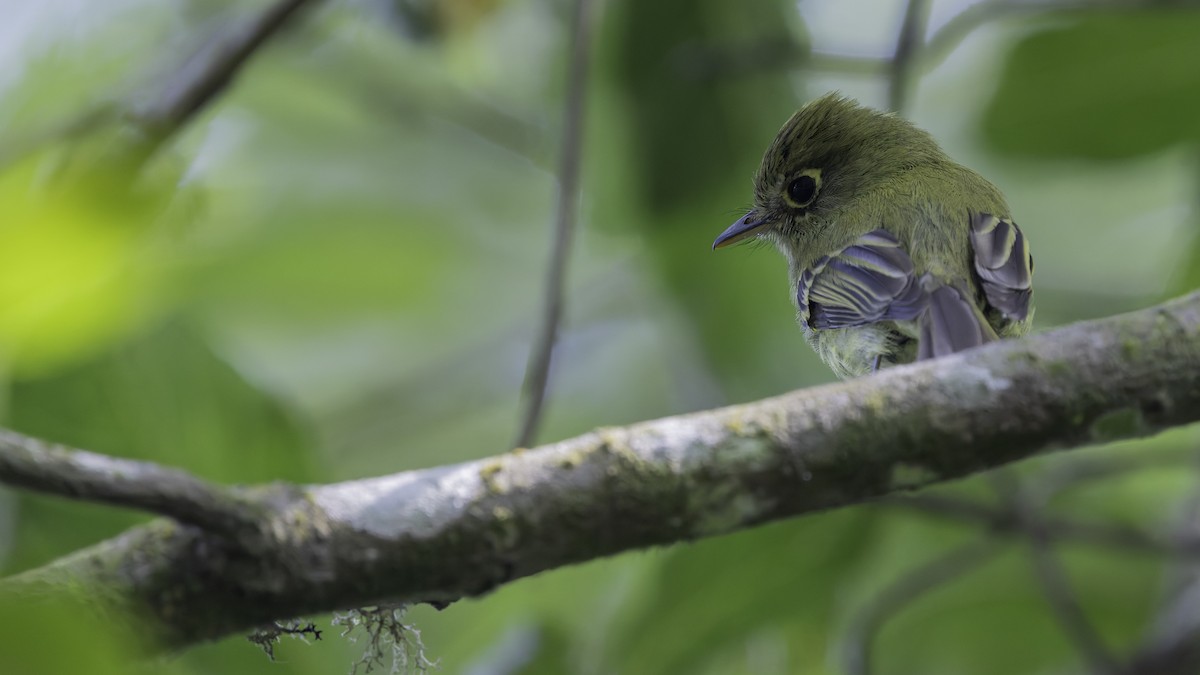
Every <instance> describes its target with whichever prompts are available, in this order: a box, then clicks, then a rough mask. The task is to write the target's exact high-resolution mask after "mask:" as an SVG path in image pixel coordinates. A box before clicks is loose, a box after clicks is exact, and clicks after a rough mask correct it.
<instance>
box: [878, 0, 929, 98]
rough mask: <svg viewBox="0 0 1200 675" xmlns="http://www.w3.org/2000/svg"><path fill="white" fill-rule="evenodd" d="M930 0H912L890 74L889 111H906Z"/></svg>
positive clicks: (899, 37)
mask: <svg viewBox="0 0 1200 675" xmlns="http://www.w3.org/2000/svg"><path fill="white" fill-rule="evenodd" d="M927 10H928V7H927V6H926V0H908V5H907V7H906V8H905V10H904V19H903V21H901V23H900V33H899V35H897V36H896V51H895V52H894V53H893V54H892V61H891V64H890V67H889V73H888V110H891V111H892V112H896V113H903V112H904V104H905V102H906V99H907V97H908V88H909V85H910V84H911V83H910V82H909V80H910V79H911V75H912V70H913V65H914V61H915V59H916V57H917V55H918V54H919V52H920V48H921V46H922V45H923V44H924V42H925V25H926V23H927V16H928V11H927Z"/></svg>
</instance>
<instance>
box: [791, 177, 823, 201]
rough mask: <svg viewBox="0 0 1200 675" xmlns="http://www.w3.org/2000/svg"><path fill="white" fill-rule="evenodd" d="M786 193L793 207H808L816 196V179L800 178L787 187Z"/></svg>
mask: <svg viewBox="0 0 1200 675" xmlns="http://www.w3.org/2000/svg"><path fill="white" fill-rule="evenodd" d="M787 191H788V197H789V198H790V199H791V200H792V204H793V205H794V206H800V207H803V206H808V205H809V203H810V202H812V200H813V198H814V197H816V196H817V179H816V178H813V177H812V176H800V177H799V178H797V179H796V180H794V181H792V183H791V185H788V190H787Z"/></svg>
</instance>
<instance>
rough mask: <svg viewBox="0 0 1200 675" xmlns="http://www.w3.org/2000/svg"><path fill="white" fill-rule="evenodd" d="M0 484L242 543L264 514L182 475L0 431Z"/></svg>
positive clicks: (251, 504) (225, 492)
mask: <svg viewBox="0 0 1200 675" xmlns="http://www.w3.org/2000/svg"><path fill="white" fill-rule="evenodd" d="M0 483H5V484H7V485H12V486H14V487H19V488H25V489H27V490H34V491H37V492H44V493H47V494H53V495H60V496H63V497H71V498H74V499H80V500H84V501H90V502H97V503H102V504H111V505H113V506H125V507H129V508H134V509H140V510H143V511H149V512H150V513H155V514H158V515H163V516H169V517H171V518H174V519H175V520H178V521H179V522H181V523H185V524H189V525H197V526H199V527H202V528H205V529H206V530H209V531H211V532H213V533H214V534H219V535H224V536H230V537H233V538H235V539H238V540H240V541H248V540H247V537H252V536H254V535H256V534H257V532H258V527H259V525H260V523H261V521H262V516H263V515H265V513H266V509H265V508H264V507H261V506H259V505H258V504H257V503H255V502H253V501H250V500H247V499H240V498H238V497H236V496H235V495H233V494H232V493H231V492H230V491H228V490H225V489H224V488H221V487H218V486H216V485H213V484H210V483H207V482H205V481H202V480H200V479H199V478H196V477H194V476H192V475H190V474H188V473H186V472H184V471H179V470H176V469H169V468H166V467H162V466H159V465H157V464H152V463H150V462H138V461H134V460H129V459H121V458H118V457H109V456H107V455H99V454H96V453H92V452H85V451H83V450H73V449H70V448H65V447H62V446H58V445H51V444H49V443H44V442H42V441H39V440H36V439H32V438H28V437H26V436H21V435H20V434H16V433H13V432H11V431H6V430H3V429H0Z"/></svg>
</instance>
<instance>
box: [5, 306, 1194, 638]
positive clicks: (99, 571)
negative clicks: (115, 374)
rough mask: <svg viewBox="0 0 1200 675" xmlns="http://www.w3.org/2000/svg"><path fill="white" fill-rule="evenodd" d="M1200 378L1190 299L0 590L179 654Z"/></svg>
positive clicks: (1034, 441) (1045, 432)
mask: <svg viewBox="0 0 1200 675" xmlns="http://www.w3.org/2000/svg"><path fill="white" fill-rule="evenodd" d="M1198 382H1200V293H1197V294H1192V295H1190V296H1187V297H1184V298H1181V299H1179V300H1175V301H1173V302H1170V303H1167V304H1165V305H1160V306H1158V307H1154V308H1151V309H1147V310H1143V311H1140V312H1135V313H1132V314H1126V315H1121V316H1116V317H1111V318H1109V319H1105V320H1101V321H1092V322H1085V323H1079V324H1074V325H1072V326H1068V327H1065V328H1061V329H1058V330H1054V331H1050V332H1046V333H1042V334H1039V335H1036V336H1033V337H1031V338H1027V339H1023V340H1014V341H1001V342H996V343H992V344H989V345H986V346H983V347H980V348H978V349H973V350H969V351H966V352H962V353H959V354H955V355H952V356H948V357H944V358H940V359H934V360H932V361H925V362H921V363H917V364H912V365H908V366H901V367H897V368H892V369H887V370H884V371H882V372H880V373H878V374H876V375H873V376H870V377H864V378H859V379H857V380H853V381H849V382H841V383H836V384H831V385H827V386H822V387H815V388H811V389H805V390H801V391H796V392H792V393H790V394H787V395H784V396H780V397H777V398H772V399H767V400H763V401H759V402H756V403H751V404H746V405H740V406H733V407H729V408H724V409H719V410H714V411H708V412H701V413H694V414H691V415H682V416H678V417H669V418H664V419H660V420H655V421H650V422H644V423H641V424H636V425H632V426H629V427H623V428H613V429H602V430H599V431H596V432H593V433H590V434H585V435H583V436H580V437H577V438H573V439H569V440H565V441H561V442H558V443H554V444H551V445H547V446H543V447H541V448H538V449H534V450H522V451H514V452H512V453H508V454H505V455H501V456H497V457H492V458H489V459H484V460H479V461H475V462H469V463H465V464H459V465H455V466H445V467H437V468H432V469H425V470H421V471H411V472H406V473H400V474H396V475H391V476H381V477H376V478H369V479H364V480H358V481H349V482H344V483H337V484H331V485H322V486H312V487H308V488H304V489H300V488H297V489H295V490H294V491H293V492H292V493H290V498H289V499H286V501H285V500H282V499H279V496H280V495H281V494H282V495H283V496H284V497H288V496H289V493H287V492H282V493H281V492H279V491H275V492H273V493H272V494H273V495H274V496H275V501H271V502H268V501H266V500H265V499H262V500H259V503H261V504H263V505H264V506H265V507H266V508H267V510H268V515H267V516H266V517H265V518H264V521H265V522H264V523H263V526H262V528H261V529H262V531H263V532H264V535H263V538H262V539H263V541H262V545H261V546H260V547H259V549H258V550H254V551H248V550H247V549H246V548H245V547H244V546H242V545H241V544H240V542H237V541H230V540H228V539H223V538H217V537H214V536H212V535H211V534H210V533H208V532H205V531H204V530H202V529H199V528H180V527H175V526H172V525H170V524H169V523H163V522H156V523H152V524H150V525H147V526H143V527H139V528H134V529H132V530H130V531H128V532H126V533H125V534H123V535H121V536H119V537H117V538H114V539H111V540H109V541H106V542H102V543H101V544H98V545H96V546H94V547H92V548H91V549H88V550H85V551H81V552H79V553H76V554H74V555H72V556H70V557H67V558H64V559H61V560H59V561H56V562H54V563H51V564H50V565H47V566H46V567H43V568H40V569H37V570H32V571H30V572H26V573H24V574H21V575H18V576H16V577H12V578H10V579H7V580H5V581H3V582H0V595H2V594H5V593H15V594H22V595H29V594H37V593H39V592H40V593H54V592H56V589H58V590H57V592H59V593H61V592H64V591H63V590H62V589H64V588H67V587H69V588H73V589H79V590H81V591H82V592H83V594H84V595H85V596H86V597H87V598H88V599H89V600H90V601H91V602H93V603H96V604H97V605H98V607H97V608H98V610H99V611H105V612H108V613H109V614H111V615H118V614H122V613H126V614H127V615H129V616H137V617H143V618H144V620H145V623H144V624H141V630H142V631H143V633H145V634H147V635H149V636H157V637H158V638H159V639H160V640H161V641H162V642H163V644H165V645H167V646H169V647H179V646H183V645H188V644H193V643H195V642H198V641H203V640H206V639H211V638H215V637H219V636H223V635H226V634H228V633H230V632H234V631H243V630H248V629H250V628H253V627H254V626H260V625H263V624H266V623H269V622H270V621H272V620H275V619H278V618H281V617H289V616H303V615H309V614H312V613H318V612H326V611H330V610H333V609H337V608H341V607H355V606H363V605H368V604H374V603H378V602H381V601H383V600H387V601H388V602H392V603H412V602H432V603H437V604H443V603H447V602H452V601H455V600H457V599H459V598H462V597H467V596H475V595H480V594H483V593H486V592H488V591H490V590H492V589H494V588H496V587H498V586H500V585H502V584H505V583H507V582H509V581H512V580H514V579H519V578H522V577H525V576H529V575H532V574H536V573H538V572H542V571H545V570H549V569H553V568H556V567H560V566H563V565H568V564H571V563H576V562H581V561H584V560H591V559H594V558H598V557H602V556H607V555H612V554H614V553H618V552H621V551H626V550H630V549H636V548H643V547H647V546H653V545H663V544H668V543H671V542H676V541H690V540H693V539H697V538H700V537H708V536H713V535H717V534H723V533H727V532H732V531H735V530H739V529H743V528H747V527H751V526H753V525H757V524H759V523H763V522H767V521H771V520H777V519H780V518H786V517H789V516H794V515H798V514H802V513H812V512H816V511H823V510H828V509H833V508H838V507H842V506H847V505H850V504H856V503H861V502H864V501H869V500H872V499H876V498H878V497H880V496H883V495H886V494H891V493H896V492H900V491H904V490H910V489H914V488H917V487H921V486H923V485H927V484H932V483H937V482H942V481H948V480H952V479H954V478H958V477H961V476H965V475H969V474H972V473H976V472H980V471H983V470H986V469H989V468H994V467H998V466H1002V465H1005V464H1008V463H1010V462H1013V461H1016V460H1019V459H1023V458H1026V457H1031V456H1034V455H1038V454H1041V453H1046V452H1050V451H1057V450H1062V449H1065V448H1070V447H1075V446H1081V445H1087V444H1091V443H1096V442H1106V441H1112V440H1117V439H1121V438H1132V437H1137V436H1144V435H1148V434H1152V433H1155V432H1156V431H1158V430H1160V429H1163V428H1166V427H1170V426H1177V425H1181V424H1186V423H1190V422H1194V421H1197V420H1200V386H1197V383H1198ZM239 494H245V495H248V498H250V497H249V496H252V495H257V494H259V493H257V492H245V493H239ZM254 498H256V499H257V497H254ZM1045 527H1047V528H1048V529H1047V531H1048V532H1049V533H1050V534H1053V533H1054V529H1053V528H1054V524H1053V522H1052V521H1046V522H1045ZM1137 541H1138V543H1139V544H1145V543H1146V542H1145V541H1142V540H1137ZM197 580H203V582H198V581H197Z"/></svg>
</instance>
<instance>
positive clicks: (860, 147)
mask: <svg viewBox="0 0 1200 675" xmlns="http://www.w3.org/2000/svg"><path fill="white" fill-rule="evenodd" d="M748 240H760V241H766V242H769V243H771V244H774V246H775V248H777V249H778V250H779V252H780V253H782V254H783V257H784V258H785V259H786V261H787V266H788V279H789V282H790V285H791V295H792V299H793V302H794V303H795V306H796V320H797V322H798V323H799V324H800V327H801V329H802V331H803V333H804V336H805V338H806V340H807V341H808V343H809V344H810V345H811V346H812V347H813V349H814V350H816V352H817V354H818V355H819V356H820V357H821V359H822V360H823V361H824V362H825V363H826V364H827V365H828V366H829V367H830V368H831V369H832V370H833V372H834V374H835V375H836V376H837V377H839V378H842V379H846V378H851V377H857V376H861V375H866V374H870V373H873V372H876V371H878V370H880V369H881V368H885V367H890V366H892V365H897V364H904V363H911V362H913V361H921V360H925V359H931V358H936V357H941V356H944V355H947V354H952V353H955V352H959V351H962V350H965V349H969V348H971V347H976V346H979V345H982V344H985V343H988V342H991V341H994V340H997V339H1002V338H1015V337H1020V336H1022V335H1024V334H1025V333H1027V332H1028V330H1029V327H1030V324H1031V323H1032V320H1033V314H1034V302H1033V256H1032V254H1031V253H1030V251H1029V242H1028V240H1027V239H1026V237H1025V234H1024V233H1023V232H1022V231H1021V229H1020V228H1019V227H1017V224H1016V223H1015V222H1013V219H1012V215H1011V213H1010V211H1009V208H1008V204H1007V203H1006V201H1005V199H1004V195H1003V194H1001V192H1000V190H999V189H998V188H996V187H995V186H994V185H992V184H991V183H990V182H988V181H987V180H986V179H985V178H983V176H981V175H980V174H978V173H976V172H975V171H973V170H971V169H969V168H967V167H965V166H963V165H961V164H958V163H957V162H955V161H954V160H953V159H951V158H950V156H949V155H947V154H946V153H945V152H944V151H943V150H942V149H941V148H940V147H939V146H938V144H937V142H936V141H935V140H934V139H933V137H932V136H931V135H930V134H929V133H928V132H926V131H924V130H922V129H920V128H918V127H917V126H915V125H914V124H912V123H911V122H909V121H908V120H906V119H905V118H903V117H901V116H899V115H897V114H894V113H887V112H882V111H878V110H875V109H872V108H869V107H866V106H863V105H860V104H859V103H858V102H856V101H854V100H853V99H850V98H847V97H845V96H842V95H841V94H839V93H837V92H834V93H830V94H827V95H825V96H822V97H820V98H817V99H815V100H813V101H811V102H810V103H807V104H806V105H804V106H803V107H801V108H800V109H799V110H798V111H797V112H796V113H795V114H794V115H792V117H791V118H790V119H789V120H788V121H787V122H786V123H785V124H784V125H783V127H782V128H781V129H780V130H779V133H778V134H777V135H776V136H775V139H774V140H773V141H772V142H771V144H770V145H769V146H768V147H767V150H766V152H765V153H764V154H763V159H762V163H761V164H760V166H759V168H758V171H757V173H756V174H755V176H754V202H753V208H751V210H750V211H749V212H748V213H746V214H745V215H744V216H742V217H741V218H739V219H738V220H737V221H735V222H734V223H733V225H731V226H729V227H728V228H727V229H726V230H725V231H724V232H722V233H721V234H720V236H718V237H717V238H716V240H715V241H714V242H713V250H716V249H719V248H724V247H726V246H729V245H732V244H735V243H738V242H743V241H748Z"/></svg>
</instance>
